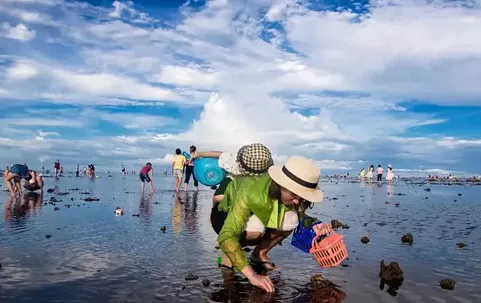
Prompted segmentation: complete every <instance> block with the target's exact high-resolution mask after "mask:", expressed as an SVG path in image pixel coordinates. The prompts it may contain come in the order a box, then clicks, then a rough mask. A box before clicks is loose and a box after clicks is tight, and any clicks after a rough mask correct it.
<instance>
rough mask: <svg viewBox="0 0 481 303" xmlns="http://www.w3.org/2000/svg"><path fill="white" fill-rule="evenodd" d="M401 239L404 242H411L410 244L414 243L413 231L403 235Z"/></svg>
mask: <svg viewBox="0 0 481 303" xmlns="http://www.w3.org/2000/svg"><path fill="white" fill-rule="evenodd" d="M401 241H402V242H403V243H404V244H409V245H413V242H414V237H413V235H412V234H411V233H407V234H405V235H403V236H402V237H401Z"/></svg>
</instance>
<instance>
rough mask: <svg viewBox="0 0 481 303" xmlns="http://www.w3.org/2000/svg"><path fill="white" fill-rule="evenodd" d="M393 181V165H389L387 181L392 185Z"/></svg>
mask: <svg viewBox="0 0 481 303" xmlns="http://www.w3.org/2000/svg"><path fill="white" fill-rule="evenodd" d="M393 179H394V171H393V170H392V165H391V164H388V165H387V175H386V181H388V182H389V183H391V182H392V180H393Z"/></svg>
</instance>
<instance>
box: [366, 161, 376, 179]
mask: <svg viewBox="0 0 481 303" xmlns="http://www.w3.org/2000/svg"><path fill="white" fill-rule="evenodd" d="M373 172H374V165H371V166H369V168H368V170H367V174H366V177H367V180H368V181H369V183H371V182H372V174H373Z"/></svg>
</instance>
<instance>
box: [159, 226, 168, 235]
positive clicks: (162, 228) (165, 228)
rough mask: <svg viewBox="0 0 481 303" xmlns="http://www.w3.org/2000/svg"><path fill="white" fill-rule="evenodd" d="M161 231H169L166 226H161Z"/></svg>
mask: <svg viewBox="0 0 481 303" xmlns="http://www.w3.org/2000/svg"><path fill="white" fill-rule="evenodd" d="M160 230H161V231H163V232H164V233H165V231H166V230H167V227H165V225H164V226H161V227H160Z"/></svg>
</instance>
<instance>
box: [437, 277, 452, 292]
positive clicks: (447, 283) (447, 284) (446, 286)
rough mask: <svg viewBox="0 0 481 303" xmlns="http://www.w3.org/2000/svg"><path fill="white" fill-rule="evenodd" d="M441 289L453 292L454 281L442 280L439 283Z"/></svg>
mask: <svg viewBox="0 0 481 303" xmlns="http://www.w3.org/2000/svg"><path fill="white" fill-rule="evenodd" d="M439 285H440V286H441V288H442V289H447V290H453V289H454V287H455V286H456V281H454V280H452V279H443V280H441V281H440V282H439Z"/></svg>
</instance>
